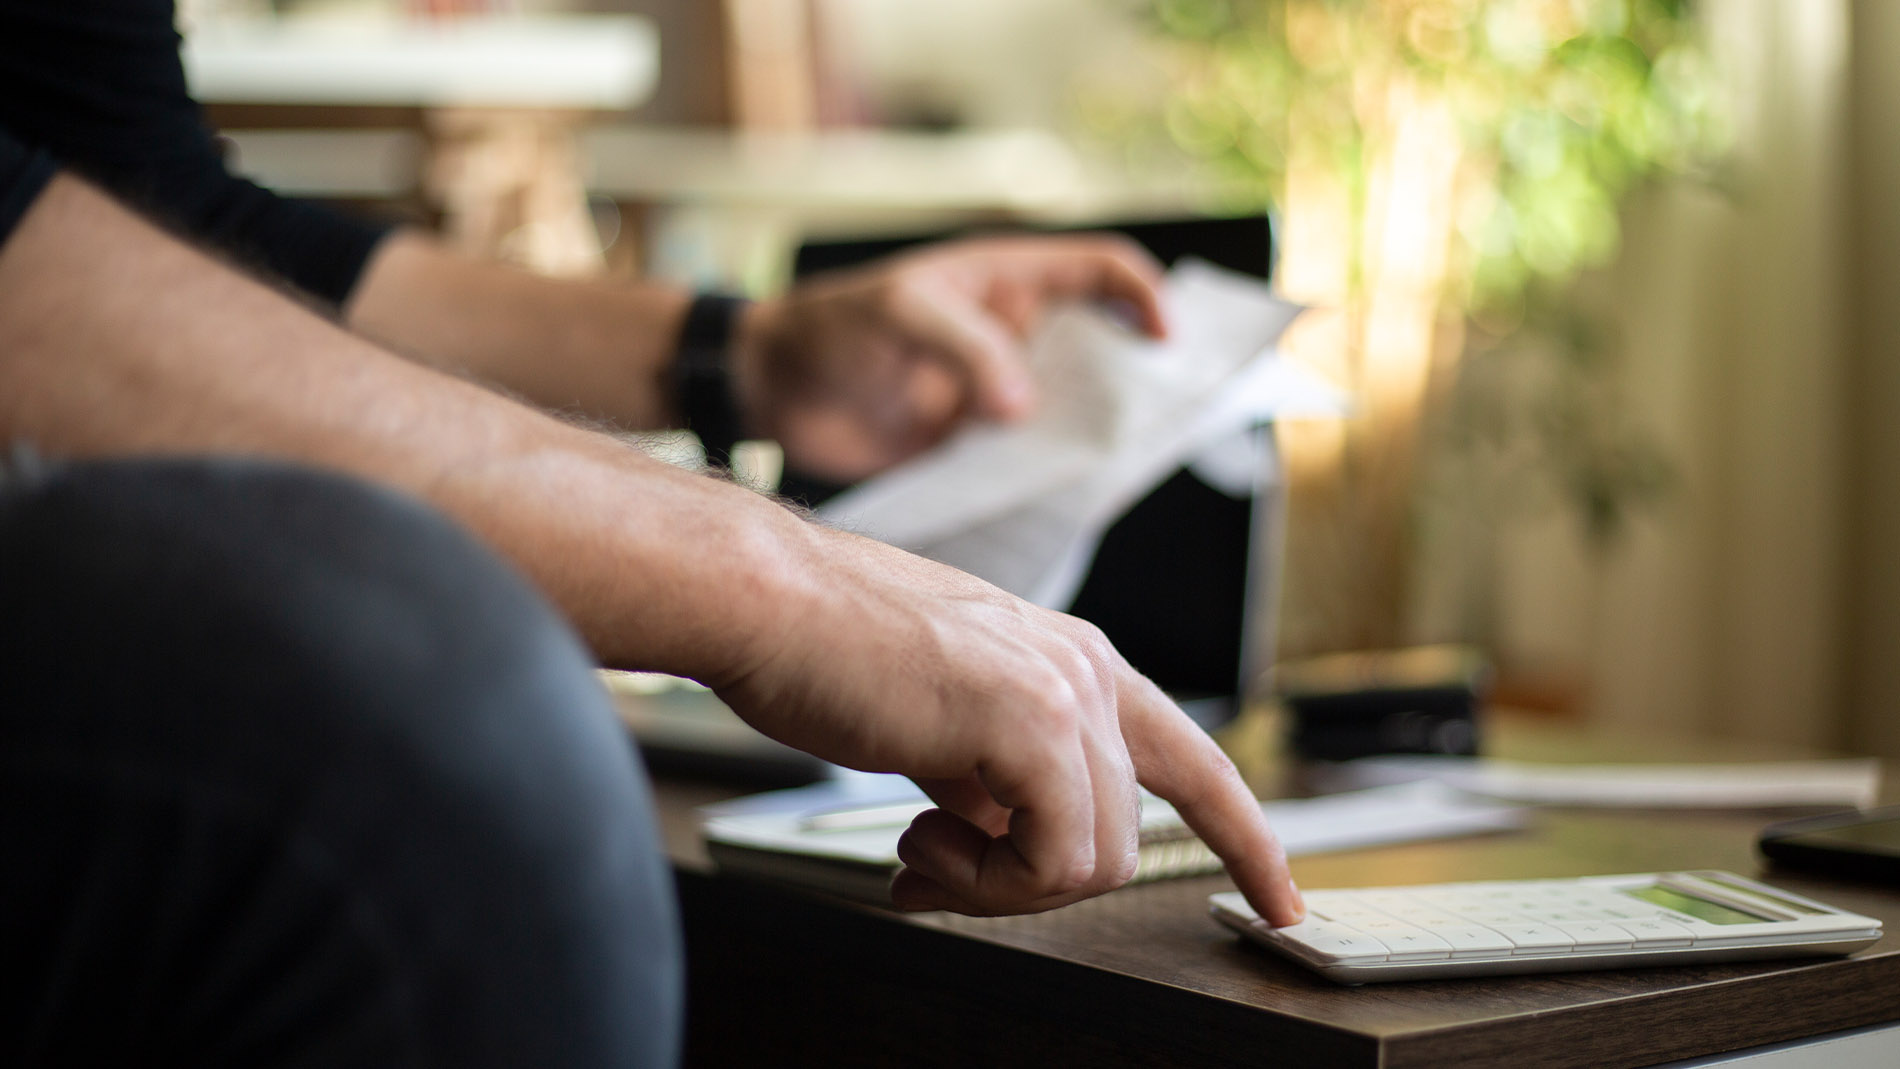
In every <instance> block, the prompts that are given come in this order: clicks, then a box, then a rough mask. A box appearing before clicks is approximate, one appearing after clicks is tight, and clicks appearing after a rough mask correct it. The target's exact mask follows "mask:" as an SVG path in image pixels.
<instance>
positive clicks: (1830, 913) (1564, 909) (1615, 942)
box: [1209, 871, 1880, 984]
mask: <svg viewBox="0 0 1900 1069" xmlns="http://www.w3.org/2000/svg"><path fill="white" fill-rule="evenodd" d="M1305 897H1306V919H1305V920H1304V921H1301V922H1300V923H1299V924H1295V925H1293V926H1292V927H1290V928H1273V927H1270V926H1269V925H1268V924H1267V923H1266V922H1265V921H1263V920H1261V919H1260V918H1259V917H1258V916H1257V915H1256V914H1255V913H1254V911H1253V909H1252V908H1251V907H1249V906H1248V905H1247V903H1246V901H1245V900H1244V899H1242V898H1241V897H1240V895H1239V893H1238V892H1229V893H1227V894H1218V895H1214V896H1212V897H1211V898H1210V899H1209V902H1210V906H1211V909H1212V912H1213V914H1214V917H1215V919H1216V920H1219V921H1220V922H1221V923H1222V924H1225V925H1227V926H1229V927H1231V928H1234V929H1236V930H1237V931H1239V932H1240V933H1241V934H1242V935H1244V936H1246V937H1247V938H1248V939H1251V940H1253V941H1254V942H1256V943H1260V944H1262V945H1263V946H1266V947H1268V948H1269V949H1272V950H1274V951H1277V952H1278V953H1280V954H1284V955H1285V956H1287V957H1289V958H1292V959H1293V960H1294V961H1296V962H1298V963H1300V964H1301V965H1304V966H1306V967H1307V968H1309V969H1312V970H1313V971H1315V972H1317V973H1319V974H1320V975H1321V976H1324V977H1326V978H1328V979H1330V980H1337V981H1339V982H1340V983H1346V984H1362V983H1370V982H1376V981H1382V980H1426V979H1435V978H1438V977H1444V976H1488V975H1497V974H1502V973H1529V972H1565V971H1570V970H1574V969H1615V968H1623V967H1625V966H1631V965H1669V964H1676V963H1685V962H1695V961H1740V960H1743V959H1750V958H1780V957H1805V956H1822V955H1836V954H1849V953H1852V952H1853V951H1856V950H1859V949H1861V948H1863V947H1866V946H1869V945H1871V944H1872V943H1873V942H1874V941H1875V940H1877V939H1879V938H1880V921H1878V920H1876V919H1875V918H1873V917H1862V916H1860V915H1858V914H1854V913H1847V912H1844V911H1842V910H1838V909H1835V908H1834V907H1832V906H1828V905H1825V904H1823V903H1820V902H1816V901H1814V900H1812V899H1808V898H1802V897H1800V896H1799V895H1794V894H1789V893H1788V892H1786V891H1783V890H1780V889H1778V888H1774V887H1768V886H1765V885H1763V884H1759V883H1756V882H1755V881H1753V880H1745V879H1743V878H1742V877H1740V876H1737V875H1734V874H1733V873H1728V872H1706V871H1698V872H1648V873H1639V874H1636V875H1630V876H1585V877H1579V878H1573V879H1562V880H1500V881H1494V882H1486V883H1441V884H1431V885H1427V886H1421V887H1372V888H1366V889H1364V890H1355V891H1309V892H1307V893H1306V896H1305Z"/></svg>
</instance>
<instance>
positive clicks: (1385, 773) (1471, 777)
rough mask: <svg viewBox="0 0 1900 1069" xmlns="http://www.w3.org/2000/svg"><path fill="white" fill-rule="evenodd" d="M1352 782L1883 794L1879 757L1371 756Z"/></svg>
mask: <svg viewBox="0 0 1900 1069" xmlns="http://www.w3.org/2000/svg"><path fill="white" fill-rule="evenodd" d="M1337 771H1338V774H1339V776H1340V780H1339V782H1342V783H1350V784H1353V785H1359V786H1363V785H1367V784H1391V783H1405V782H1411V781H1430V782H1436V783H1441V784H1444V785H1446V786H1449V787H1454V788H1457V789H1458V790H1461V791H1468V792H1470V793H1473V794H1480V795H1484V796H1486V797H1490V798H1502V799H1509V800H1511V801H1516V802H1535V803H1541V804H1546V805H1585V806H1628V807H1638V808H1645V807H1666V808H1677V807H1680V808H1750V807H1754V806H1801V805H1841V806H1854V807H1857V808H1862V809H1864V808H1866V807H1868V806H1870V805H1872V804H1874V801H1875V800H1876V798H1877V797H1878V796H1879V793H1880V762H1879V761H1878V760H1875V759H1873V758H1866V759H1861V758H1847V759H1840V760H1831V761H1773V762H1748V763H1740V764H1693V765H1558V764H1535V763H1531V762H1527V761H1499V760H1493V759H1491V758H1483V757H1432V756H1417V757H1396V756H1395V757H1367V758H1361V759H1359V760H1357V761H1349V762H1346V763H1345V764H1343V765H1340V766H1339V768H1338V770H1337Z"/></svg>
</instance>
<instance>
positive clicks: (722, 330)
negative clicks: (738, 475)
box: [673, 293, 747, 468]
mask: <svg viewBox="0 0 1900 1069" xmlns="http://www.w3.org/2000/svg"><path fill="white" fill-rule="evenodd" d="M746 303H747V302H746V300H745V299H744V298H742V297H728V296H725V295H723V294H716V293H702V294H700V295H699V296H697V297H695V298H693V303H692V304H691V305H690V306H688V307H687V309H686V321H685V322H684V323H683V324H682V325H681V326H680V338H679V355H678V357H677V359H676V360H675V362H674V365H673V366H674V376H675V379H674V381H675V383H676V384H677V389H678V391H679V394H678V403H679V411H680V418H681V419H682V420H683V421H684V422H685V424H686V429H687V430H689V431H692V432H693V433H694V434H696V435H698V436H699V441H700V444H701V445H703V446H704V447H705V449H706V463H708V464H711V465H713V466H715V467H720V468H727V467H731V465H732V447H733V446H735V445H737V444H739V437H740V434H741V433H742V428H741V427H740V423H739V405H738V401H737V399H736V398H735V397H734V396H733V392H732V374H731V368H730V364H729V359H728V358H729V357H730V355H731V350H732V337H733V334H734V332H735V331H736V330H737V328H738V325H739V313H740V312H741V311H743V310H744V309H745V306H746Z"/></svg>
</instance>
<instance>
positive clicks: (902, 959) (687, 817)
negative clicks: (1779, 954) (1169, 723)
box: [659, 781, 1900, 1069]
mask: <svg viewBox="0 0 1900 1069" xmlns="http://www.w3.org/2000/svg"><path fill="white" fill-rule="evenodd" d="M731 793H733V792H732V791H730V790H727V789H723V788H721V787H719V786H717V785H710V784H704V783H698V784H693V783H683V782H677V781H675V782H664V783H662V784H660V787H659V794H660V799H661V808H662V811H663V819H664V822H665V824H666V833H667V838H668V844H669V849H670V851H671V852H672V854H673V857H674V859H675V863H676V867H677V869H678V872H679V879H680V892H681V898H682V901H683V904H684V912H685V923H686V930H687V939H688V945H689V948H690V949H689V954H690V966H689V967H690V970H691V979H690V983H691V996H690V998H691V1005H690V1010H689V1025H688V1027H689V1037H690V1038H689V1060H690V1062H691V1063H692V1064H704V1065H737V1064H774V1065H787V1064H813V1063H815V1064H824V1065H830V1066H847V1065H888V1064H905V1065H912V1064H955V1065H972V1066H977V1065H981V1066H993V1065H1037V1066H1050V1065H1070V1064H1075V1065H1090V1066H1116V1065H1131V1066H1132V1065H1143V1066H1159V1065H1182V1066H1189V1065H1192V1066H1216V1065H1242V1064H1274V1065H1319V1066H1329V1067H1330V1066H1341V1067H1347V1066H1368V1067H1370V1066H1382V1067H1390V1069H1397V1067H1402V1066H1445V1065H1460V1066H1462V1065H1509V1066H1578V1067H1609V1066H1640V1065H1653V1064H1655V1063H1658V1062H1666V1061H1672V1060H1676V1059H1686V1058H1695V1057H1703V1056H1708V1055H1711V1054H1716V1053H1719V1052H1722V1051H1728V1050H1737V1049H1741V1048H1746V1047H1752V1046H1757V1045H1760V1044H1768V1043H1777V1042H1782V1041H1786V1040H1794V1039H1800V1038H1804V1037H1811V1036H1818V1035H1822V1034H1825V1033H1828V1032H1834V1031H1838V1030H1841V1029H1847V1028H1854V1027H1858V1026H1863V1025H1870V1024H1876V1023H1881V1022H1890V1021H1894V1020H1896V1019H1900V943H1896V940H1895V939H1894V937H1891V936H1890V937H1888V938H1887V939H1885V940H1883V941H1882V942H1881V943H1878V944H1876V945H1875V946H1874V947H1873V948H1872V949H1870V950H1868V951H1864V952H1862V953H1860V954H1857V955H1854V956H1853V957H1851V958H1846V959H1838V960H1828V961H1821V962H1812V963H1785V962H1783V963H1775V962H1768V963H1761V964H1741V965H1715V966H1685V967H1678V968H1662V969H1641V970H1626V971H1621V972H1601V973H1588V972H1585V973H1569V974H1558V975H1553V976H1543V977H1515V978H1504V979H1496V980H1456V981H1451V980H1447V981H1428V982H1420V983H1408V984H1392V985H1368V986H1366V987H1359V988H1347V987H1338V986H1335V985H1333V984H1331V983H1329V982H1327V981H1324V980H1320V979H1318V978H1317V977H1314V976H1312V975H1311V974H1309V973H1307V972H1305V971H1303V970H1301V969H1298V968H1296V967H1294V966H1292V965H1290V964H1287V963H1284V962H1282V961H1280V960H1279V959H1277V958H1274V957H1272V956H1270V955H1268V954H1267V953H1265V952H1264V951H1259V950H1257V949H1255V948H1254V947H1252V946H1251V945H1249V944H1246V943H1243V942H1241V941H1240V940H1239V939H1237V938H1235V937H1233V936H1232V935H1230V934H1228V933H1227V932H1225V931H1224V930H1223V929H1221V928H1219V927H1217V926H1216V925H1215V924H1214V923H1213V922H1212V921H1210V920H1209V919H1208V918H1207V916H1206V898H1207V895H1208V894H1209V893H1211V892H1214V891H1219V890H1229V889H1231V884H1229V883H1228V882H1227V881H1226V880H1225V879H1224V878H1219V877H1209V878H1204V879H1195V880H1178V881H1173V882H1168V883H1161V884H1153V885H1148V886H1143V887H1132V888H1126V889H1123V890H1121V891H1117V892H1115V893H1113V894H1110V895H1108V896H1105V897H1103V898H1099V899H1095V900H1092V901H1089V902H1084V903H1080V904H1078V905H1075V906H1071V907H1069V908H1067V909H1063V910H1058V911H1055V912H1053V913H1047V914H1042V915H1039V916H1033V917H1017V918H1001V919H973V918H967V917H956V916H950V915H944V914H932V915H925V916H904V915H900V914H896V913H887V912H884V911H880V910H877V909H873V908H868V907H862V906H856V905H852V904H848V903H844V902H840V901H836V900H832V899H828V898H824V897H821V896H817V895H808V894H804V893H801V892H796V891H790V890H783V889H779V888H775V887H770V886H766V885H762V884H754V883H748V882H744V881H739V880H734V879H731V878H726V877H720V876H718V875H715V874H714V873H713V872H712V871H711V869H710V867H709V865H708V863H707V861H706V858H705V854H704V852H703V850H702V849H701V848H700V846H699V844H698V839H697V835H696V833H695V831H694V825H693V822H692V818H691V814H690V806H692V805H694V804H698V803H700V802H704V801H708V800H711V799H713V798H716V797H721V796H724V795H727V794H731ZM1776 815H1777V814H1764V813H1726V812H1725V813H1709V812H1655V813H1637V812H1630V811H1620V812H1588V811H1580V810H1570V811H1565V810H1548V811H1544V812H1542V813H1539V814H1537V816H1536V818H1535V821H1534V823H1533V825H1532V827H1531V829H1530V830H1528V831H1525V832H1522V833H1511V834H1504V835H1496V836H1490V837H1484V838H1471V839H1461V840H1451V841H1445V842H1436V843H1422V844H1414V845H1407V846H1399V847H1388V848H1381V849H1375V850H1361V851H1354V852H1350V853H1342V854H1334V855H1326V856H1319V857H1312V858H1306V859H1302V860H1300V861H1298V862H1296V865H1295V871H1296V873H1297V875H1298V877H1299V879H1300V882H1301V884H1302V885H1303V886H1306V887H1311V888H1321V887H1328V886H1370V885H1378V884H1401V883H1418V882H1430V881H1440V880H1453V879H1483V878H1516V877H1538V876H1569V875H1583V874H1590V873H1610V872H1636V871H1649V870H1658V869H1670V868H1726V869H1730V870H1733V871H1736V872H1740V873H1743V874H1758V873H1761V872H1762V868H1761V865H1760V863H1759V861H1758V860H1757V858H1756V857H1755V855H1754V853H1753V846H1752V844H1753V837H1754V833H1755V831H1756V830H1757V829H1758V828H1759V827H1760V825H1761V824H1763V823H1765V822H1767V821H1768V820H1770V819H1773V817H1774V816H1776ZM1767 878H1768V880H1769V882H1772V883H1774V884H1777V885H1779V886H1782V887H1785V888H1787V889H1789V890H1793V891H1797V892H1801V893H1806V894H1813V895H1815V896H1817V897H1820V898H1822V899H1824V900H1826V901H1829V902H1831V903H1834V904H1836V905H1840V906H1843V907H1846V908H1849V909H1853V910H1856V911H1858V912H1861V913H1866V914H1869V915H1872V916H1875V917H1879V918H1881V919H1882V920H1883V921H1884V922H1886V924H1887V925H1888V926H1889V927H1890V928H1891V929H1894V930H1900V893H1894V892H1886V891H1882V890H1878V889H1873V888H1870V887H1864V886H1858V885H1853V884H1844V883H1835V882H1829V881H1824V880H1818V879H1810V878H1798V877H1793V876H1789V875H1784V874H1779V873H1776V874H1769V875H1768V877H1767Z"/></svg>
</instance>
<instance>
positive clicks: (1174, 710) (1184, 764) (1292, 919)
mask: <svg viewBox="0 0 1900 1069" xmlns="http://www.w3.org/2000/svg"><path fill="white" fill-rule="evenodd" d="M1124 680H1125V682H1124V685H1123V686H1124V696H1125V699H1126V700H1125V704H1124V713H1123V716H1122V735H1123V738H1124V739H1125V740H1126V742H1127V745H1128V752H1129V755H1130V756H1132V757H1133V758H1134V761H1135V772H1136V775H1137V776H1138V777H1139V778H1140V780H1141V783H1142V786H1144V787H1147V788H1148V789H1149V790H1151V791H1153V792H1154V793H1155V794H1157V795H1160V796H1161V797H1162V798H1164V799H1166V800H1167V801H1168V802H1170V803H1172V804H1173V805H1174V808H1175V810H1176V811H1177V812H1179V813H1180V814H1181V819H1182V820H1183V821H1185V822H1186V823H1187V826H1188V827H1189V828H1192V829H1193V830H1194V833H1195V834H1196V835H1198V836H1200V838H1201V841H1202V842H1204V843H1206V844H1207V846H1208V848H1209V849H1210V850H1212V851H1214V854H1215V856H1217V857H1219V858H1220V859H1221V861H1222V862H1223V863H1225V865H1226V866H1227V874H1228V876H1230V877H1232V879H1233V881H1234V885H1235V886H1236V887H1238V888H1239V889H1240V892H1241V894H1243V895H1245V896H1246V899H1247V902H1248V904H1250V905H1252V906H1253V908H1254V910H1255V912H1257V913H1259V914H1260V915H1261V916H1262V917H1265V918H1266V919H1267V923H1269V924H1272V925H1273V926H1275V927H1285V926H1286V925H1289V924H1298V923H1299V922H1300V921H1301V920H1302V919H1304V918H1305V916H1306V906H1305V904H1304V903H1303V902H1302V901H1301V899H1300V892H1299V888H1298V887H1296V886H1294V883H1293V875H1292V872H1291V871H1290V870H1289V869H1288V867H1287V861H1286V851H1285V850H1284V849H1282V848H1281V846H1280V840H1279V838H1278V837H1277V836H1275V835H1274V834H1273V829H1272V828H1271V827H1269V826H1268V825H1267V818H1266V815H1265V814H1264V813H1262V812H1261V810H1260V801H1259V799H1257V798H1255V797H1254V796H1253V792H1252V791H1251V790H1249V789H1248V788H1247V784H1246V782H1245V781H1244V780H1242V779H1241V777H1240V772H1239V770H1238V769H1236V768H1235V767H1234V763H1233V762H1232V761H1231V760H1229V759H1228V757H1227V755H1226V754H1224V753H1222V752H1221V749H1220V747H1219V746H1217V745H1215V743H1214V740H1213V739H1212V738H1210V737H1208V735H1207V733H1206V732H1205V731H1202V730H1201V729H1200V728H1199V727H1198V726H1196V725H1195V723H1194V722H1193V721H1192V720H1189V719H1188V718H1187V714H1185V713H1183V712H1181V710H1180V708H1179V707H1178V706H1176V705H1175V704H1174V703H1173V702H1172V701H1169V700H1168V697H1167V696H1166V695H1165V694H1162V693H1161V690H1160V688H1158V687H1156V686H1155V685H1154V684H1153V683H1152V682H1150V681H1149V680H1148V679H1147V678H1146V677H1144V676H1142V675H1140V674H1139V673H1137V672H1135V671H1134V669H1132V668H1130V669H1126V670H1125V672H1124Z"/></svg>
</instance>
